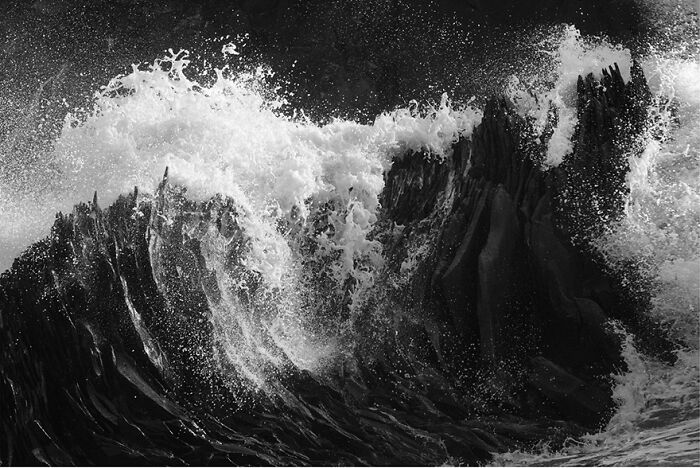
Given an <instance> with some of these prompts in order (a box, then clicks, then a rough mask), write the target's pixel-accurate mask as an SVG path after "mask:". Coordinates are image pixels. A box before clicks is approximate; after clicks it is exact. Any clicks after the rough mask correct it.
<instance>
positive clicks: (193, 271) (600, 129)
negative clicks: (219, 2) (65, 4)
mask: <svg viewBox="0 0 700 468" xmlns="http://www.w3.org/2000/svg"><path fill="white" fill-rule="evenodd" d="M222 53H224V54H236V53H237V52H236V47H234V46H233V45H229V46H226V47H224V49H223V52H222ZM551 53H552V61H551V64H550V65H551V66H550V68H549V69H546V70H538V72H537V74H536V75H534V76H527V75H525V74H523V75H521V76H519V77H518V78H516V77H513V79H512V80H511V82H509V83H508V86H507V88H506V97H504V98H498V99H496V98H494V99H491V100H489V101H488V102H487V103H486V104H485V105H484V106H483V107H481V108H479V107H477V106H476V105H475V104H474V103H470V104H464V105H458V104H454V103H451V102H450V101H449V99H448V97H447V95H444V96H443V98H442V100H441V102H440V103H439V104H435V105H434V106H423V105H419V104H418V103H411V105H410V106H409V107H408V108H403V109H397V110H395V111H393V112H387V113H384V114H381V115H379V116H378V117H377V118H376V119H375V121H374V122H373V123H372V124H368V125H367V124H360V123H357V122H353V121H349V120H342V119H334V120H332V121H331V122H330V123H328V124H326V125H318V124H315V123H313V122H311V121H310V120H309V119H306V118H305V117H304V116H303V114H302V115H295V116H292V117H289V116H285V115H284V114H283V113H282V112H280V109H281V107H283V106H284V104H285V101H284V98H283V95H282V94H280V93H279V90H276V89H274V88H272V87H271V86H269V85H268V84H267V81H266V77H267V76H269V74H270V73H271V71H270V70H268V69H266V68H264V67H260V68H258V69H257V70H255V71H253V72H251V73H249V74H233V73H230V72H228V71H227V70H218V69H214V70H209V72H210V73H212V74H214V75H215V76H216V79H214V80H213V81H206V82H205V81H204V80H202V79H200V80H199V81H198V79H197V78H194V77H193V76H191V75H189V74H188V64H189V62H188V56H187V53H186V52H180V53H174V52H172V51H171V52H170V53H169V55H168V56H166V57H165V58H163V59H160V60H156V61H155V62H154V63H153V64H152V65H150V66H148V67H141V68H139V67H134V68H133V70H132V71H131V73H129V74H126V75H123V76H118V77H116V78H114V79H113V80H112V81H111V82H110V83H108V85H106V86H105V87H104V88H103V89H102V90H101V91H100V92H99V93H98V94H97V95H96V97H95V101H94V107H93V108H91V109H88V110H83V111H80V112H74V113H72V114H69V115H68V117H67V118H66V121H65V124H64V126H63V130H62V132H61V134H60V136H59V137H58V138H57V139H56V141H55V142H54V143H53V145H52V149H51V151H49V152H46V153H42V154H38V155H36V158H38V160H39V161H40V164H36V165H30V166H28V167H25V168H22V171H21V172H19V173H18V174H20V175H21V177H18V178H16V179H14V180H12V181H10V182H8V183H4V185H2V186H0V194H1V195H3V196H2V197H1V198H2V201H0V204H2V205H1V206H2V208H3V213H4V216H6V217H7V219H11V220H12V223H11V225H12V226H13V227H12V228H11V229H8V230H6V231H0V236H2V239H3V245H4V246H7V247H3V255H4V257H3V258H8V259H9V258H11V257H14V256H15V254H16V253H17V251H18V250H19V249H21V248H24V247H25V244H26V243H27V239H29V238H31V237H32V236H35V235H36V233H37V232H42V229H46V230H47V232H48V229H49V226H48V225H47V221H46V220H47V219H51V217H52V216H53V213H54V212H56V211H62V212H64V213H69V214H62V213H59V214H58V215H57V216H56V218H55V222H54V224H53V226H52V227H51V228H50V235H49V237H47V238H45V239H43V240H40V241H39V242H36V243H35V244H33V245H32V246H31V247H29V248H28V249H27V250H25V251H24V253H23V254H22V255H21V256H20V257H18V258H17V260H15V261H14V263H13V265H12V267H11V268H10V269H9V270H8V271H7V272H6V273H4V274H3V275H2V277H0V327H1V328H2V333H3V335H4V336H5V338H6V339H4V340H3V344H2V345H1V346H0V352H1V353H2V360H1V363H0V371H1V372H0V375H1V380H0V397H1V398H0V399H1V401H2V412H3V417H2V425H3V431H4V433H5V434H7V443H6V444H4V446H3V447H0V460H2V463H7V464H37V463H47V464H91V463H106V462H109V463H110V464H111V463H121V464H134V463H138V464H197V465H204V464H255V465H269V464H271V465H289V464H354V465H360V464H371V465H384V464H406V465H409V464H410V465H414V464H424V465H434V464H443V463H450V464H457V463H467V464H475V463H483V462H486V461H488V460H492V461H493V462H494V463H497V464H498V463H508V464H533V463H538V464H541V463H544V464H548V463H552V464H574V465H577V464H579V465H580V464H635V463H668V464H690V463H696V462H697V456H698V452H697V444H698V440H699V439H700V427H698V408H699V407H700V402H699V401H698V382H699V381H700V370H699V369H698V364H697V363H698V347H697V342H698V320H697V319H698V317H697V311H698V310H699V308H700V300H699V299H698V293H697V292H698V289H699V286H700V285H698V283H697V281H698V277H699V275H698V274H697V273H698V266H699V265H698V264H699V262H700V244H698V239H700V236H699V235H698V229H699V228H698V226H700V222H699V221H700V212H699V211H698V207H699V206H700V196H699V195H698V194H699V193H700V187H699V186H698V177H697V176H698V167H700V164H699V163H700V161H699V159H698V157H699V153H698V148H700V145H699V144H698V143H699V142H698V141H697V132H696V131H695V129H696V127H697V124H698V122H699V117H700V102H699V101H698V96H700V90H698V89H697V83H700V70H699V69H698V67H697V60H693V58H692V56H691V57H690V58H689V55H688V51H671V52H664V53H661V52H658V51H653V52H652V53H650V54H649V55H648V56H647V57H643V58H640V60H639V61H633V60H632V57H631V53H630V52H629V51H628V50H626V49H624V48H622V47H618V46H613V45H611V44H609V43H607V42H605V41H603V40H588V39H584V38H582V37H581V34H580V33H579V32H578V31H577V30H576V29H575V28H573V27H565V28H563V32H560V34H559V35H558V36H557V40H556V41H555V47H553V49H552V51H551ZM608 66H610V67H609V68H608ZM601 70H602V72H601ZM200 78H201V77H200ZM543 83H544V84H543ZM20 146H21V145H20ZM8 148H9V149H7V150H8V151H11V150H12V151H14V149H13V148H15V147H14V146H12V147H10V146H8ZM166 168H167V169H166ZM164 170H165V175H163V171H164ZM27 181H30V182H29V183H27ZM32 184H34V185H33V186H32ZM134 187H137V188H134ZM94 190H97V192H96V193H94V197H93V192H94ZM4 195H7V196H4ZM90 197H93V198H92V202H90V203H87V204H79V205H76V206H75V207H74V208H72V204H73V203H74V202H75V200H80V199H90ZM49 216H51V217H49ZM572 440H574V442H572ZM494 454H496V455H495V457H494Z"/></svg>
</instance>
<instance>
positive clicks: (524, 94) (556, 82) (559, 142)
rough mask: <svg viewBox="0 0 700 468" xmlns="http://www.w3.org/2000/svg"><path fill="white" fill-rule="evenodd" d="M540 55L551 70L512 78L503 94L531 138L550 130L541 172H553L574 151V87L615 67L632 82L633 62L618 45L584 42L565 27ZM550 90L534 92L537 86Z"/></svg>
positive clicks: (595, 40)
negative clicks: (526, 122)
mask: <svg viewBox="0 0 700 468" xmlns="http://www.w3.org/2000/svg"><path fill="white" fill-rule="evenodd" d="M540 47H541V49H540V52H541V53H543V54H546V55H550V56H551V61H550V67H549V70H546V71H544V72H542V71H538V74H537V75H536V76H534V77H533V76H520V77H518V76H512V77H511V81H510V82H509V83H508V86H507V88H506V94H507V95H508V96H509V97H510V99H511V100H512V101H513V102H514V104H515V106H516V109H517V110H518V112H519V113H520V115H522V116H523V117H527V118H528V119H529V120H530V121H531V124H532V127H533V128H532V131H533V133H534V135H535V136H538V135H539V136H542V135H543V134H544V133H545V131H546V130H547V127H548V126H549V125H551V127H552V128H551V136H549V137H548V140H547V152H546V157H545V161H544V165H545V167H556V166H558V165H559V164H561V162H562V161H563V160H564V158H565V157H566V156H567V155H568V154H570V153H571V151H572V150H573V146H572V141H571V139H572V137H573V135H574V130H575V129H576V125H577V124H578V118H577V117H576V82H577V80H578V77H579V76H586V75H588V74H589V73H592V74H593V75H594V77H596V78H597V79H600V78H601V76H602V70H603V69H607V67H608V66H611V65H612V64H617V65H618V66H619V68H620V71H621V72H622V77H623V78H624V80H625V81H628V80H629V79H630V67H631V65H632V56H631V54H630V51H629V50H627V49H625V48H623V47H622V46H620V45H613V44H611V43H609V42H608V41H606V40H604V39H602V38H593V37H586V38H584V37H583V36H582V35H581V32H580V31H579V30H578V29H577V28H576V27H574V26H571V25H566V26H564V27H563V29H562V31H561V33H559V34H553V35H552V36H551V37H549V38H548V39H546V40H545V41H543V42H542V43H541V44H540ZM543 81H544V82H546V83H549V84H548V85H544V87H543V86H542V85H539V86H536V85H535V82H543Z"/></svg>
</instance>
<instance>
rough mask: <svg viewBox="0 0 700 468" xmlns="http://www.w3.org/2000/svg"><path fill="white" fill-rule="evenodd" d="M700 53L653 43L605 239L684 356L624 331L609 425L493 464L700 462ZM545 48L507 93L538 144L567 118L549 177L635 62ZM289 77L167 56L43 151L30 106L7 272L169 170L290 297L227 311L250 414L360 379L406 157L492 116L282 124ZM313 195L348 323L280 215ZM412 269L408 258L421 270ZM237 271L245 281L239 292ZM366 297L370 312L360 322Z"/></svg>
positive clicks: (565, 36)
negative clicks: (383, 208)
mask: <svg viewBox="0 0 700 468" xmlns="http://www.w3.org/2000/svg"><path fill="white" fill-rule="evenodd" d="M699 42H700V40H699V39H698V38H692V37H691V38H689V39H688V43H686V44H676V45H674V46H673V47H670V46H667V45H664V46H663V47H662V46H659V47H650V48H649V52H648V53H647V54H646V55H645V56H643V57H636V59H637V60H638V61H639V62H640V63H641V66H642V69H643V71H644V73H645V75H646V77H647V80H648V82H649V86H650V88H651V91H652V93H653V96H654V98H653V101H652V104H651V108H650V113H649V115H650V118H649V122H648V125H647V127H646V128H645V130H644V135H643V137H642V140H641V142H640V144H642V145H644V149H643V153H642V156H641V157H636V156H634V157H632V156H630V161H629V163H630V167H631V170H630V172H629V174H628V176H627V180H626V184H627V186H628V188H629V194H628V195H627V199H626V203H625V209H624V217H623V219H622V220H621V221H619V222H617V223H616V224H615V225H614V226H611V227H610V229H608V230H606V231H605V233H604V235H602V236H601V237H600V238H599V239H596V241H595V246H596V249H598V250H599V252H601V253H602V255H603V256H604V257H605V259H606V261H607V262H608V263H609V265H610V267H611V268H613V269H614V268H624V265H625V264H626V262H627V261H629V260H631V259H634V260H635V262H637V263H638V264H640V265H643V268H644V271H645V272H646V273H648V274H649V275H650V276H651V277H652V278H653V284H654V290H653V299H652V303H653V309H652V311H651V314H653V317H654V318H655V319H658V320H659V321H661V322H662V323H663V324H664V326H665V327H666V328H667V329H668V330H669V333H670V335H671V336H672V337H673V338H674V339H675V340H676V342H677V343H679V345H678V349H677V350H676V351H675V353H676V355H677V360H676V362H675V363H674V364H668V363H665V362H661V361H660V360H658V359H656V358H653V357H651V356H648V355H645V354H644V353H643V352H641V351H639V350H638V349H636V348H635V346H634V339H633V338H634V337H633V336H632V335H631V333H630V332H628V331H627V330H625V329H624V328H623V327H622V326H619V325H618V327H617V330H616V332H617V333H619V334H620V336H622V337H623V341H624V352H623V354H624V359H625V361H626V363H627V367H628V370H627V371H626V372H624V373H621V374H619V375H614V376H613V378H614V381H615V387H614V398H615V401H616V403H617V405H618V406H617V409H616V411H615V413H614V415H613V416H612V418H611V419H610V421H609V422H608V423H607V425H606V426H605V427H604V428H602V429H601V430H600V431H599V432H594V433H589V434H587V435H585V436H581V437H576V438H572V439H569V440H567V441H566V442H565V443H564V444H563V446H557V447H556V448H552V447H551V446H550V444H549V443H548V442H546V441H543V442H541V443H540V444H538V445H537V446H535V447H533V448H529V449H527V450H517V451H509V452H505V453H498V454H495V455H494V459H493V461H492V462H491V464H492V466H504V465H519V466H549V465H564V466H593V465H602V466H631V465H638V466H645V465H691V466H700V350H699V339H700V334H699V323H700V320H699V319H700V315H699V314H700V131H699V129H700V55H698V50H700V49H699V48H698V44H699ZM540 46H541V47H542V49H543V50H542V56H543V57H545V58H546V63H547V66H545V67H540V68H538V69H536V70H535V71H532V70H530V71H529V72H525V71H524V72H523V73H521V74H519V75H518V74H514V75H513V76H512V77H511V80H510V82H509V83H508V86H507V92H508V97H509V99H511V100H512V102H513V103H514V105H515V107H516V109H517V111H518V113H520V114H521V115H522V116H524V117H527V118H528V119H530V120H529V121H530V122H532V125H533V129H535V131H540V132H543V131H544V129H545V124H546V123H547V115H548V112H550V111H551V109H553V108H554V109H556V110H557V112H558V116H559V118H558V122H557V124H556V126H555V128H554V129H553V134H552V137H551V139H550V140H549V143H548V146H547V150H546V158H545V159H544V161H543V162H542V170H543V171H546V170H551V169H552V168H555V167H557V166H558V165H559V164H561V163H562V161H565V160H566V158H567V155H568V154H569V153H570V152H571V149H572V140H571V139H572V136H573V134H574V130H575V127H576V124H577V116H576V108H575V105H576V102H575V99H576V98H575V93H576V80H577V78H578V76H579V75H585V74H587V73H593V74H594V75H596V76H600V73H601V70H602V69H603V68H605V67H607V66H608V65H611V64H613V63H617V64H618V66H619V67H620V69H621V71H622V74H623V76H624V77H626V78H629V76H630V69H631V66H632V54H631V52H630V50H629V49H627V48H625V47H624V46H623V45H619V44H614V43H610V42H609V41H608V40H607V39H605V38H601V37H592V36H585V35H582V34H581V33H580V32H579V31H578V30H577V29H576V28H575V27H573V26H570V25H558V26H557V27H555V28H553V29H552V31H551V33H550V35H549V37H548V38H547V41H545V42H543V43H542V44H540ZM240 49H241V44H240V43H239V44H237V43H236V42H235V41H231V42H228V43H225V44H223V46H222V47H221V50H217V51H216V52H215V53H216V54H220V55H221V56H222V57H225V58H227V59H228V60H236V57H237V56H238V54H239V51H240ZM273 74H274V69H273V68H272V67H270V66H267V65H264V64H261V65H260V66H259V67H257V68H256V69H251V70H250V71H249V72H248V73H240V72H235V73H234V72H232V71H231V70H229V69H227V68H223V69H218V68H214V67H210V68H208V69H207V68H206V67H198V68H197V70H196V71H195V70H193V69H192V67H190V57H189V54H188V52H187V51H184V50H179V51H177V50H171V51H170V52H169V53H167V54H165V55H164V56H162V57H154V58H153V61H152V63H149V64H141V65H134V66H133V69H132V70H131V71H129V72H128V73H125V74H122V75H119V76H116V77H114V78H113V79H112V80H111V81H109V82H108V83H104V86H103V87H102V88H101V89H99V90H95V93H96V94H95V97H94V100H93V103H92V105H91V106H89V107H87V108H83V109H74V110H71V111H69V112H68V114H67V116H66V117H65V121H64V123H63V126H62V130H61V131H60V134H59V135H58V136H57V137H56V138H55V140H54V141H52V142H51V144H50V145H48V146H42V147H39V148H35V149H32V150H31V151H29V153H27V146H26V145H23V144H22V141H23V138H24V137H25V135H26V134H27V125H29V123H30V122H31V123H32V124H33V123H34V122H35V121H36V120H35V119H34V118H33V117H32V116H33V115H35V114H36V113H39V112H41V109H40V108H39V107H38V102H35V103H28V105H27V108H26V118H27V124H26V125H24V124H23V123H22V122H13V125H14V127H12V130H11V131H10V132H9V133H8V134H7V137H6V139H5V140H4V141H2V142H0V157H2V158H3V160H4V161H5V166H4V168H3V169H2V171H3V177H2V179H1V180H0V213H1V215H0V217H1V218H2V221H1V223H0V269H2V270H5V269H8V268H9V267H10V266H11V262H12V259H14V258H15V257H16V256H18V255H19V254H20V253H21V251H22V250H23V249H25V248H26V247H28V246H29V245H30V244H31V243H32V242H34V241H36V240H38V239H40V238H42V237H43V236H46V235H47V234H48V233H49V229H50V227H51V225H52V224H53V221H54V215H55V213H56V212H59V211H62V212H70V210H71V209H72V207H73V205H74V204H76V203H77V202H79V201H88V200H91V199H92V197H93V193H94V192H95V191H97V192H98V196H99V202H100V205H102V206H108V205H110V204H111V203H112V202H114V201H115V200H116V199H117V197H118V196H119V195H120V194H124V193H127V192H129V191H131V190H133V188H134V187H135V186H137V187H139V191H141V192H143V193H155V191H156V190H157V188H158V185H159V184H160V183H161V180H162V178H163V172H164V170H165V168H166V167H167V168H168V178H169V181H170V183H172V184H173V185H178V186H181V187H186V189H187V196H188V197H189V198H190V199H192V200H195V201H206V200H208V199H209V198H211V197H213V196H215V195H217V194H221V195H223V196H228V197H231V198H232V199H234V200H236V202H237V203H238V205H239V209H241V210H242V211H244V212H245V213H246V216H245V217H244V219H243V221H242V223H243V224H242V228H243V229H244V230H245V232H246V233H247V235H248V236H249V237H250V239H251V245H250V248H249V249H247V251H246V252H245V255H244V256H243V258H242V260H241V261H242V262H243V264H244V265H245V267H246V268H248V269H250V270H252V271H255V272H257V273H258V274H259V275H260V277H261V278H263V280H264V282H265V284H267V285H268V286H269V287H270V288H271V289H274V290H275V291H277V292H276V293H275V294H276V295H277V297H276V298H275V301H276V302H275V303H276V305H275V307H274V308H267V309H265V310H264V311H261V312H259V314H258V315H256V314H255V313H252V312H251V311H250V310H247V311H245V312H244V311H242V309H241V307H240V305H239V304H236V302H235V298H224V300H222V302H221V305H220V307H218V308H215V309H214V312H215V314H214V316H213V317H212V318H211V326H212V329H213V333H214V335H215V337H216V341H217V343H218V349H219V354H218V355H217V357H216V359H217V363H216V365H217V366H219V368H220V369H222V372H224V371H225V370H226V369H234V371H231V372H230V376H229V378H230V381H229V382H228V385H229V386H230V389H231V391H232V392H234V393H236V394H237V395H239V397H240V398H241V401H244V400H246V401H247V400H250V402H251V404H255V403H259V402H260V401H264V400H265V399H266V398H273V397H274V398H283V399H284V398H293V397H290V396H288V395H286V394H284V390H283V389H282V388H283V385H281V384H280V382H282V381H283V380H284V379H285V376H288V375H290V374H293V373H294V372H298V371H303V372H307V373H310V374H311V375H313V376H315V378H318V379H323V378H325V376H328V375H336V374H337V372H338V369H339V368H343V366H346V367H349V366H351V364H349V363H350V361H351V358H350V356H352V353H353V350H354V349H355V346H357V343H356V342H355V341H354V340H355V337H354V336H353V330H354V329H355V328H356V325H357V324H356V323H355V321H356V320H360V318H359V317H361V314H360V312H359V307H360V305H361V303H362V300H363V297H362V294H363V291H366V290H367V288H369V287H370V286H371V285H372V284H373V281H374V280H375V277H374V275H375V272H376V271H378V270H379V269H380V267H381V263H382V258H381V252H380V251H379V250H378V249H379V246H378V244H377V243H376V242H374V241H373V240H372V239H371V237H370V236H369V234H370V232H371V231H372V229H373V228H374V224H375V222H376V221H377V216H378V210H379V209H380V206H379V200H380V194H381V192H382V190H383V188H384V179H383V174H384V173H385V171H387V170H388V169H389V168H390V167H391V163H392V158H394V157H395V156H397V155H399V154H403V153H405V152H407V151H411V150H412V151H423V152H426V153H430V154H432V155H433V157H435V158H438V159H440V158H443V159H446V158H450V157H452V154H451V150H452V146H453V144H454V143H455V142H456V141H458V140H459V138H468V137H469V136H470V134H471V132H472V130H473V129H474V127H475V126H476V125H478V124H479V122H480V121H481V118H482V115H483V110H482V109H481V108H480V107H479V105H478V104H476V103H475V102H453V101H452V100H451V98H450V95H449V93H445V94H444V95H442V98H441V100H440V101H439V102H433V103H425V102H411V103H410V105H408V106H407V107H404V108H397V109H393V110H387V112H385V113H382V114H380V115H377V116H376V119H375V120H374V122H372V123H370V124H365V123H359V122H355V121H352V120H347V119H343V118H334V117H333V116H332V115H331V116H328V117H329V119H328V123H324V124H318V123H315V122H313V121H311V120H310V119H308V118H306V116H305V115H304V113H303V110H302V109H299V110H298V111H296V112H295V114H294V115H288V114H289V113H283V112H281V111H280V109H281V108H283V107H284V105H285V103H286V98H285V90H284V89H282V88H280V87H279V86H278V85H274V86H273V85H271V84H270V79H269V78H270V77H271V76H272V75H273ZM212 77H215V78H213V79H212ZM48 80H49V81H47V83H48V84H50V80H51V78H49V79H48ZM48 84H47V85H48ZM33 106H37V107H33ZM309 199H313V200H315V201H316V202H318V203H323V202H327V203H329V204H331V206H339V205H338V204H339V203H340V204H342V207H341V208H342V209H341V208H336V209H337V211H335V212H332V213H331V214H330V219H331V220H332V223H333V226H334V230H335V232H336V233H337V232H342V235H335V236H332V237H331V236H329V237H326V238H324V239H321V240H320V242H321V244H322V250H323V251H324V252H326V254H327V257H328V258H329V259H331V260H328V262H329V263H328V265H327V266H328V270H327V271H328V276H327V280H328V281H329V284H332V285H335V286H334V287H338V288H340V287H344V286H343V285H347V284H348V282H351V283H352V284H353V285H354V286H353V288H354V289H353V291H354V293H353V294H352V295H351V304H350V306H349V310H350V313H349V315H343V316H336V317H325V318H324V319H323V320H320V319H319V317H318V314H317V312H316V311H314V310H312V309H313V308H312V307H310V306H309V299H308V297H305V295H308V294H311V293H309V291H308V286H305V283H304V278H303V275H304V272H303V271H302V268H301V266H300V263H299V258H298V249H299V246H298V245H295V244H293V243H291V242H290V241H289V238H288V237H287V236H285V235H283V233H281V232H280V230H279V229H278V226H279V224H278V223H279V220H280V219H286V218H288V217H289V216H292V214H293V216H300V217H309V216H313V215H314V213H313V212H311V211H308V212H304V209H305V208H304V207H308V206H309V205H308V204H307V203H305V201H306V200H309ZM333 203H335V204H336V205H332V204H333ZM299 207H302V208H301V211H300V212H299V211H298V210H300V208H299ZM333 209H334V208H331V210H333ZM207 248H208V249H209V250H208V251H207V252H205V254H206V255H205V256H206V258H208V261H209V262H210V263H209V265H208V266H209V268H210V269H214V270H217V271H219V270H221V271H223V270H225V269H226V265H225V264H224V263H221V258H220V257H217V248H222V247H221V246H218V245H217V244H216V242H214V241H212V242H211V243H210V244H209V245H208V247H207ZM416 255H417V256H420V252H417V253H416ZM217 262H220V263H217ZM411 267H412V266H411V264H410V262H409V263H407V264H406V265H405V268H406V271H409V270H410V269H411ZM402 268H403V267H402ZM222 277H223V278H226V279H225V281H228V282H229V284H228V285H229V286H230V282H232V281H236V278H233V277H230V276H226V275H223V276H222ZM222 281H224V280H222ZM222 289H223V288H222ZM314 294H317V293H314ZM314 297H315V296H314ZM352 301H356V303H357V304H358V305H357V307H358V309H357V310H358V312H357V313H356V314H354V313H353V311H354V310H355V309H353V304H352ZM377 320H380V319H377ZM384 326H391V324H386V323H385V324H384ZM154 359H155V358H154ZM161 364H162V363H161ZM348 372H350V371H348ZM397 424H398V423H397ZM434 462H435V463H446V464H454V463H459V460H448V459H446V460H434Z"/></svg>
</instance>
